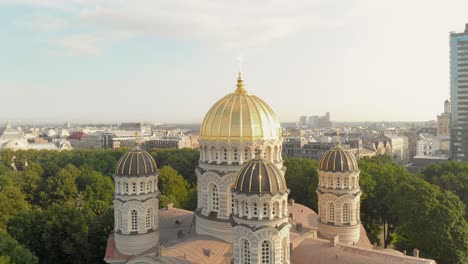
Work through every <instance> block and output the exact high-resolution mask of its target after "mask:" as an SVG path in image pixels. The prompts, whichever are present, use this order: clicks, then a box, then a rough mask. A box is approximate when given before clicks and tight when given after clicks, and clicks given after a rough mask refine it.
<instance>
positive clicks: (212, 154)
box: [211, 147, 218, 162]
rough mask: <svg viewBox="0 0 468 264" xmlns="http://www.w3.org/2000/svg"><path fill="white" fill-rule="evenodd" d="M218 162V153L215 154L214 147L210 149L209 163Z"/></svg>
mask: <svg viewBox="0 0 468 264" xmlns="http://www.w3.org/2000/svg"><path fill="white" fill-rule="evenodd" d="M217 160H218V153H217V152H216V148H215V147H211V161H212V162H213V161H217Z"/></svg>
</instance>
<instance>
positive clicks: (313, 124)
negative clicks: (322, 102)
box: [298, 112, 332, 128]
mask: <svg viewBox="0 0 468 264" xmlns="http://www.w3.org/2000/svg"><path fill="white" fill-rule="evenodd" d="M298 127H299V128H331V127H332V122H331V120H330V112H326V113H325V115H324V116H309V117H307V116H300V117H299V123H298Z"/></svg>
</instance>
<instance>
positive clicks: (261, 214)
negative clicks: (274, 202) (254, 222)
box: [257, 203, 264, 220]
mask: <svg viewBox="0 0 468 264" xmlns="http://www.w3.org/2000/svg"><path fill="white" fill-rule="evenodd" d="M263 206H264V205H263V203H260V204H259V207H258V212H257V214H258V220H262V219H263Z"/></svg>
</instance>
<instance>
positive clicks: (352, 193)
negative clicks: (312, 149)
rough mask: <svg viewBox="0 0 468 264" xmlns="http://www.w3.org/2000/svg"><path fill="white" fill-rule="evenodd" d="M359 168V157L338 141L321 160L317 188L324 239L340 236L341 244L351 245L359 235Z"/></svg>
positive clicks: (321, 230) (321, 232)
mask: <svg viewBox="0 0 468 264" xmlns="http://www.w3.org/2000/svg"><path fill="white" fill-rule="evenodd" d="M359 173H360V171H359V168H358V165H357V162H356V158H355V157H354V155H353V154H351V153H349V152H348V151H347V150H345V149H344V148H343V147H342V146H341V143H340V141H338V143H337V145H336V147H334V148H332V149H331V150H329V151H327V152H326V153H325V154H324V155H323V157H322V159H321V160H320V164H319V169H318V176H319V185H318V188H317V196H318V214H319V217H320V219H319V226H318V231H319V234H320V235H321V236H323V237H325V238H331V237H333V236H335V235H338V236H339V240H340V242H342V243H347V244H352V243H353V242H357V241H358V240H359V236H360V226H361V221H360V216H359V211H360V198H361V189H360V188H359Z"/></svg>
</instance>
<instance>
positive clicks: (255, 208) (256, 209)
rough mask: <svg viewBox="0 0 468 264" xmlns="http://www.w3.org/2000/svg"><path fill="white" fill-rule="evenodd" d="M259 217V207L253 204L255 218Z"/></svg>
mask: <svg viewBox="0 0 468 264" xmlns="http://www.w3.org/2000/svg"><path fill="white" fill-rule="evenodd" d="M257 215H258V205H257V204H256V203H254V204H253V216H257Z"/></svg>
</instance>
